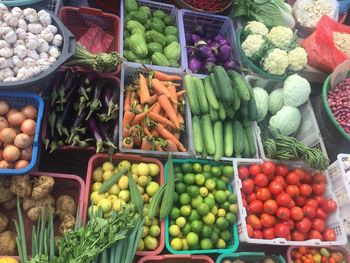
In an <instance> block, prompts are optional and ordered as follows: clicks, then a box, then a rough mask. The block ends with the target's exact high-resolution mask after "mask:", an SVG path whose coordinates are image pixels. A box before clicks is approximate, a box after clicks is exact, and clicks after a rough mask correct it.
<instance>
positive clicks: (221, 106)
mask: <svg viewBox="0 0 350 263" xmlns="http://www.w3.org/2000/svg"><path fill="white" fill-rule="evenodd" d="M226 116H227V115H226V111H225V107H224V104H222V103H221V102H219V118H220V120H222V121H224V120H225V119H226Z"/></svg>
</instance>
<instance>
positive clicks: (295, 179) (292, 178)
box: [286, 171, 300, 185]
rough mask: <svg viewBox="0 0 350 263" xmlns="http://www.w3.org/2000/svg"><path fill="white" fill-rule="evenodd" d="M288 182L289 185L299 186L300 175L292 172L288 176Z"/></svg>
mask: <svg viewBox="0 0 350 263" xmlns="http://www.w3.org/2000/svg"><path fill="white" fill-rule="evenodd" d="M286 181H287V183H288V184H294V185H298V184H299V183H300V179H299V175H298V174H297V173H296V172H294V171H292V172H289V173H288V174H287V177H286Z"/></svg>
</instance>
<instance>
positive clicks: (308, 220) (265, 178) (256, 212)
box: [238, 161, 337, 241]
mask: <svg viewBox="0 0 350 263" xmlns="http://www.w3.org/2000/svg"><path fill="white" fill-rule="evenodd" d="M238 176H239V178H240V180H242V182H241V184H242V186H241V194H242V202H243V206H244V207H245V209H246V211H247V217H246V218H245V219H243V220H245V221H246V224H247V232H248V236H249V237H250V238H253V239H268V240H271V239H275V238H285V239H286V240H292V241H304V240H309V239H318V240H320V241H335V240H336V239H337V234H336V232H335V231H334V229H332V228H330V227H329V226H327V218H328V217H329V216H330V215H331V214H332V213H334V212H336V210H337V203H336V202H335V201H333V200H332V199H331V198H330V199H326V198H325V196H324V194H325V192H326V183H327V179H326V177H325V176H324V175H323V174H322V173H320V172H318V171H317V172H314V173H313V174H312V173H310V172H308V171H306V170H304V169H302V168H294V169H289V168H288V167H287V166H286V165H284V164H275V163H274V162H271V161H264V162H263V163H261V164H254V163H253V164H251V165H250V166H245V165H241V166H239V167H238Z"/></svg>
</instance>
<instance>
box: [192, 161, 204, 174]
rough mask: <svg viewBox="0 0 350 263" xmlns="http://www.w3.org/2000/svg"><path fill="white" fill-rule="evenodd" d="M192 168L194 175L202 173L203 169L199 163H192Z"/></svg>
mask: <svg viewBox="0 0 350 263" xmlns="http://www.w3.org/2000/svg"><path fill="white" fill-rule="evenodd" d="M192 168H193V171H194V172H195V173H197V174H198V173H201V172H202V171H203V167H202V165H201V164H200V163H194V164H193V165H192Z"/></svg>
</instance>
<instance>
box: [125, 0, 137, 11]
mask: <svg viewBox="0 0 350 263" xmlns="http://www.w3.org/2000/svg"><path fill="white" fill-rule="evenodd" d="M124 6H125V10H126V11H127V12H132V11H137V10H138V9H139V5H138V4H137V2H136V0H125V1H124Z"/></svg>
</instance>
